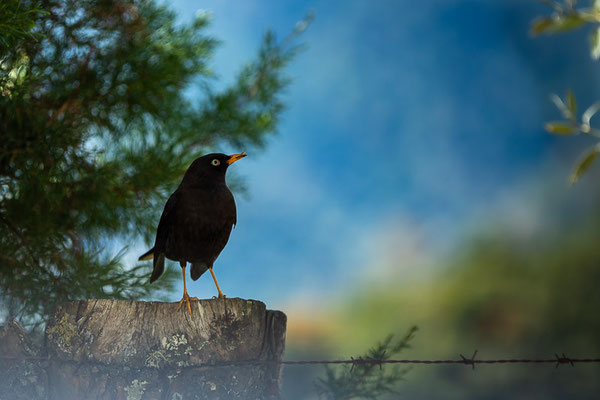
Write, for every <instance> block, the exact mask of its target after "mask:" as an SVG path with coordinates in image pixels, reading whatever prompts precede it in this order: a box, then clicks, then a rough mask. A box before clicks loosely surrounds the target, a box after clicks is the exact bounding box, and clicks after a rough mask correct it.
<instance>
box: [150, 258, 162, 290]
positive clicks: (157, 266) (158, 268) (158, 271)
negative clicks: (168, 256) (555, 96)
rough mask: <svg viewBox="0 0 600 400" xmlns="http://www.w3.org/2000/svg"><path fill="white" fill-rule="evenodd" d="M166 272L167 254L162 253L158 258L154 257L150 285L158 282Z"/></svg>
mask: <svg viewBox="0 0 600 400" xmlns="http://www.w3.org/2000/svg"><path fill="white" fill-rule="evenodd" d="M164 270H165V253H160V254H159V255H158V256H155V257H154V269H153V270H152V275H151V276H150V283H152V282H154V281H155V280H157V279H158V277H159V276H161V275H162V273H163V271H164Z"/></svg>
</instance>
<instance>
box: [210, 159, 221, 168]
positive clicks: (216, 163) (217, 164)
mask: <svg viewBox="0 0 600 400" xmlns="http://www.w3.org/2000/svg"><path fill="white" fill-rule="evenodd" d="M210 163H211V164H212V165H214V166H215V167H217V166H219V165H220V164H221V161H219V160H217V159H216V158H215V159H214V160H212V161H211V162H210Z"/></svg>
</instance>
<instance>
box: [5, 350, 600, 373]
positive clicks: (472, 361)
mask: <svg viewBox="0 0 600 400" xmlns="http://www.w3.org/2000/svg"><path fill="white" fill-rule="evenodd" d="M476 356H477V350H475V352H474V353H473V355H472V356H471V357H470V358H467V357H465V356H464V355H462V354H460V359H454V360H408V359H406V360H387V359H377V358H362V357H361V358H352V357H351V358H350V359H349V360H242V361H211V362H206V363H201V364H196V365H193V366H190V367H229V366H250V365H264V364H279V365H344V364H345V365H351V369H352V368H354V367H355V366H357V365H377V366H379V367H380V368H381V367H383V365H385V364H424V365H435V364H455V365H467V366H471V367H472V369H475V365H476V364H555V365H556V368H558V367H559V366H560V365H561V364H569V365H571V366H572V367H574V366H575V364H580V363H600V358H571V357H567V356H566V355H565V354H564V353H563V354H562V355H560V356H559V355H558V354H554V358H507V359H489V360H486V359H476V358H475V357H476ZM2 359H5V360H31V361H35V360H38V361H48V360H50V359H51V357H50V356H45V357H41V356H25V355H18V356H6V355H0V360H2Z"/></svg>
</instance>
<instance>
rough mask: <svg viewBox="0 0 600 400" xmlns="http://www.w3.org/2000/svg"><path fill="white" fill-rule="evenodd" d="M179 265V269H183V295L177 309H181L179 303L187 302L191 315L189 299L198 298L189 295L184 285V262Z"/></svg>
mask: <svg viewBox="0 0 600 400" xmlns="http://www.w3.org/2000/svg"><path fill="white" fill-rule="evenodd" d="M180 265H181V270H182V271H183V297H182V299H181V300H179V309H180V310H181V305H182V304H183V302H184V301H185V302H186V303H187V308H188V311H189V313H190V315H192V306H191V305H190V300H199V299H198V298H197V297H190V295H189V294H188V292H187V288H186V286H185V262H181V263H180Z"/></svg>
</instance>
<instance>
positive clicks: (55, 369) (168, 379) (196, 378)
mask: <svg viewBox="0 0 600 400" xmlns="http://www.w3.org/2000/svg"><path fill="white" fill-rule="evenodd" d="M285 325H286V316H285V314H284V313H282V312H280V311H271V310H267V309H266V307H265V305H264V304H263V303H262V302H260V301H257V300H244V299H239V298H231V299H230V298H226V299H211V300H200V301H194V302H192V315H189V313H188V312H187V309H183V308H182V309H181V310H179V309H178V303H160V302H139V301H126V300H82V301H76V302H72V303H66V304H63V305H62V306H61V307H60V308H59V309H58V310H57V312H56V314H55V315H54V317H53V318H52V320H51V321H49V322H48V324H47V326H46V338H45V340H46V346H45V349H42V350H41V351H40V352H39V353H38V351H37V350H35V351H33V350H29V348H30V347H31V344H30V343H29V341H28V339H27V338H26V337H25V336H24V332H23V331H22V330H19V329H20V327H18V325H16V324H15V326H13V325H9V326H7V327H5V329H4V330H3V331H2V332H3V334H4V336H5V337H6V339H7V340H6V341H5V343H6V344H7V346H5V347H8V350H7V349H4V350H0V351H2V352H3V353H4V354H15V355H30V354H36V355H37V354H44V359H43V360H42V361H34V360H29V361H28V360H23V361H22V362H20V364H19V365H23V366H24V367H27V368H25V369H24V372H23V373H22V374H25V373H29V372H27V371H29V370H31V366H35V367H36V368H38V370H37V375H36V376H39V379H38V381H39V385H37V386H36V390H35V393H33V392H32V393H28V394H27V395H26V397H24V398H31V399H37V398H40V399H41V398H44V399H50V400H55V399H56V400H58V399H60V400H71V399H98V400H99V399H106V400H108V399H123V400H148V399H161V400H162V399H169V400H171V399H182V400H183V399H277V398H279V389H280V383H281V380H280V377H281V365H280V364H278V363H277V362H267V363H258V364H257V363H255V364H248V363H246V364H244V363H241V364H235V363H234V364H231V365H227V366H223V365H218V364H219V363H222V362H236V361H241V362H245V361H280V360H281V358H282V357H283V350H284V346H285ZM9 333H10V335H9ZM9 337H10V338H13V339H10V343H12V342H15V343H16V344H15V345H14V346H13V345H10V346H8V342H9V341H8V338H9ZM0 347H1V346H0ZM13 348H14V349H13ZM46 354H47V356H48V358H47V359H46V358H45V355H46ZM13 364H15V363H14V362H13ZM15 365H16V364H15ZM14 372H16V373H17V376H16V377H13V378H12V381H7V380H4V381H3V382H0V399H3V395H2V393H19V391H22V389H21V388H20V386H19V387H17V386H18V385H17V386H15V385H16V383H18V382H21V381H22V382H27V381H28V380H29V381H30V380H31V376H26V375H23V376H22V377H21V375H20V374H21V372H19V371H17V370H16V369H15V370H14ZM11 376H13V374H11ZM6 377H8V375H7V376H6ZM21 378H22V379H21ZM19 385H20V384H19ZM38 394H39V396H38ZM13 398H23V397H22V396H21V397H18V396H17V397H13Z"/></svg>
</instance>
